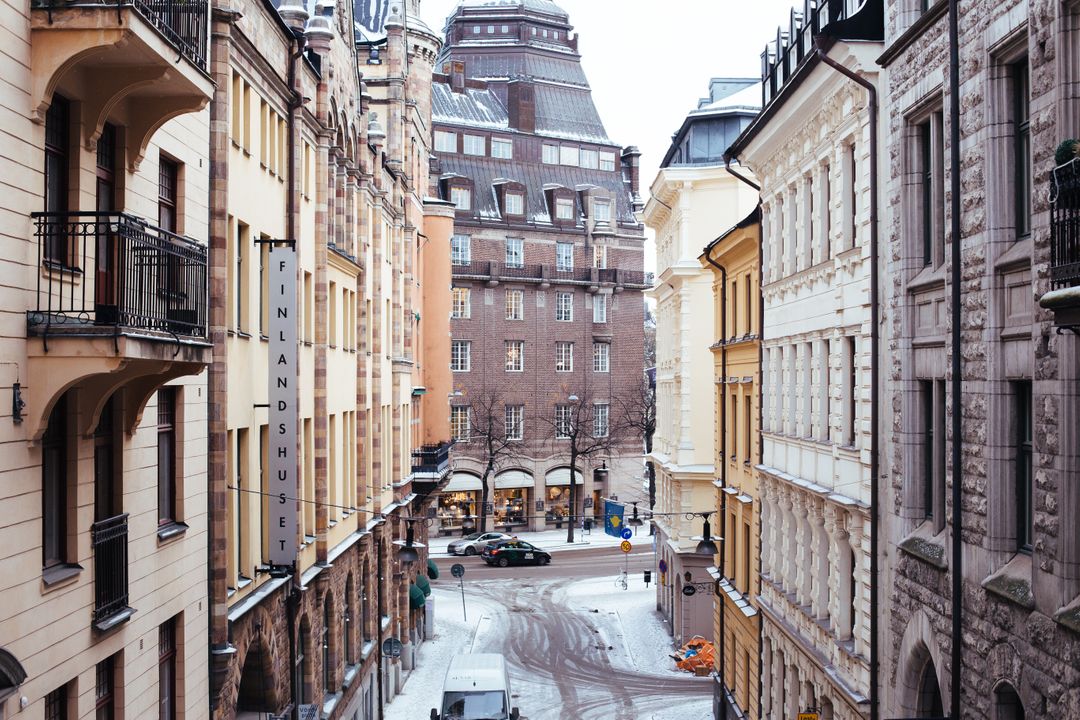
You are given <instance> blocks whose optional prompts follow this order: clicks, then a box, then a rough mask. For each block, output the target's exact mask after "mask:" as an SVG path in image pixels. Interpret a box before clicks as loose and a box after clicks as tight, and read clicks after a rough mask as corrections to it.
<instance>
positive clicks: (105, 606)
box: [90, 514, 128, 625]
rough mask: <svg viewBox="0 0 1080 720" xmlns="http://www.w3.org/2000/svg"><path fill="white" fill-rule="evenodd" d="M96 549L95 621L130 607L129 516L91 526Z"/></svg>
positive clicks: (102, 521)
mask: <svg viewBox="0 0 1080 720" xmlns="http://www.w3.org/2000/svg"><path fill="white" fill-rule="evenodd" d="M90 536H91V538H92V540H91V542H92V544H93V549H94V624H95V625H96V624H100V623H102V622H104V621H105V620H108V619H109V618H111V617H113V616H114V615H117V614H119V613H121V612H124V611H126V610H127V609H128V542H127V541H128V516H127V514H124V515H117V516H116V517H111V518H109V519H107V520H101V521H100V522H96V523H94V524H93V525H91V526H90Z"/></svg>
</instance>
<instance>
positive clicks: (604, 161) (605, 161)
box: [600, 152, 615, 172]
mask: <svg viewBox="0 0 1080 720" xmlns="http://www.w3.org/2000/svg"><path fill="white" fill-rule="evenodd" d="M600 169H601V170H607V171H608V172H611V171H612V170H614V169H615V153H613V152H601V153H600Z"/></svg>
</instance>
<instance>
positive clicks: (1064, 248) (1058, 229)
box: [1050, 159, 1080, 289]
mask: <svg viewBox="0 0 1080 720" xmlns="http://www.w3.org/2000/svg"><path fill="white" fill-rule="evenodd" d="M1050 284H1051V286H1052V287H1053V288H1054V289H1059V288H1067V287H1076V286H1077V285H1080V159H1077V160H1073V161H1072V162H1070V163H1067V164H1065V165H1062V166H1061V167H1059V168H1057V169H1055V170H1054V171H1053V172H1052V173H1051V175H1050Z"/></svg>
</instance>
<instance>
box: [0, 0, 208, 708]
mask: <svg viewBox="0 0 1080 720" xmlns="http://www.w3.org/2000/svg"><path fill="white" fill-rule="evenodd" d="M2 5H3V9H4V17H5V20H4V27H5V29H6V30H7V31H8V33H9V34H10V36H11V37H12V38H18V42H11V43H8V46H9V47H8V50H9V52H6V53H5V55H4V59H3V61H2V66H3V76H4V80H5V82H4V86H3V89H0V105H3V108H4V112H3V113H2V114H0V131H2V133H3V136H4V141H3V147H4V152H3V154H2V157H0V177H2V178H3V181H4V192H3V193H2V197H0V206H2V208H3V212H2V214H0V233H2V236H0V237H2V239H0V275H2V277H3V283H2V290H0V293H2V295H0V297H2V305H3V307H4V309H5V312H4V313H3V314H2V316H0V406H2V407H3V408H4V410H3V413H2V417H0V447H2V450H0V548H2V549H0V567H2V568H3V571H2V572H0V597H2V598H3V603H2V604H0V717H20V718H26V719H27V720H38V719H40V718H46V719H48V720H61V719H64V720H66V719H68V718H72V719H74V718H95V717H96V718H113V717H122V718H130V719H134V718H144V717H160V718H175V717H184V718H189V719H196V718H206V717H208V714H209V709H208V707H207V705H206V702H205V697H206V693H207V689H208V676H207V671H206V662H205V658H206V651H205V637H206V632H207V620H208V607H207V604H206V573H205V572H204V570H203V568H204V567H205V563H206V548H207V534H206V518H207V504H206V501H207V498H206V493H205V484H204V478H205V467H206V433H205V427H206V394H207V393H206V391H207V388H206V374H205V373H204V372H203V371H204V369H205V367H206V365H207V363H208V362H209V361H210V346H209V342H208V336H207V315H206V310H207V250H206V241H207V237H208V235H207V221H208V206H207V172H208V167H209V163H208V157H207V147H208V137H209V127H208V119H209V113H208V112H207V111H206V109H205V108H206V105H207V103H208V102H209V101H210V98H211V94H212V92H213V84H212V83H211V81H210V79H209V78H208V76H207V74H206V73H207V67H208V64H207V58H208V43H207V38H208V35H207V20H208V17H209V3H207V2H205V1H203V2H200V0H193V1H192V2H190V3H186V4H185V5H184V8H185V18H184V20H185V21H184V22H179V18H178V17H177V15H176V14H175V6H172V5H167V4H153V3H150V4H147V3H139V4H130V3H127V4H120V5H117V4H112V5H108V6H106V5H95V4H86V3H74V4H68V3H45V2H33V3H22V2H7V1H6V0H5V1H4V2H3V3H2Z"/></svg>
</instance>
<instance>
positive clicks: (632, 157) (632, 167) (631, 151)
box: [622, 145, 644, 212]
mask: <svg viewBox="0 0 1080 720" xmlns="http://www.w3.org/2000/svg"><path fill="white" fill-rule="evenodd" d="M622 166H623V179H624V180H625V181H626V182H628V183H629V184H630V197H631V201H632V203H633V205H634V211H635V212H637V211H638V210H640V209H641V208H642V207H644V203H642V202H641V151H640V150H638V149H637V147H635V146H633V145H630V146H628V147H625V148H623V151H622ZM639 206H640V207H639Z"/></svg>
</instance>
